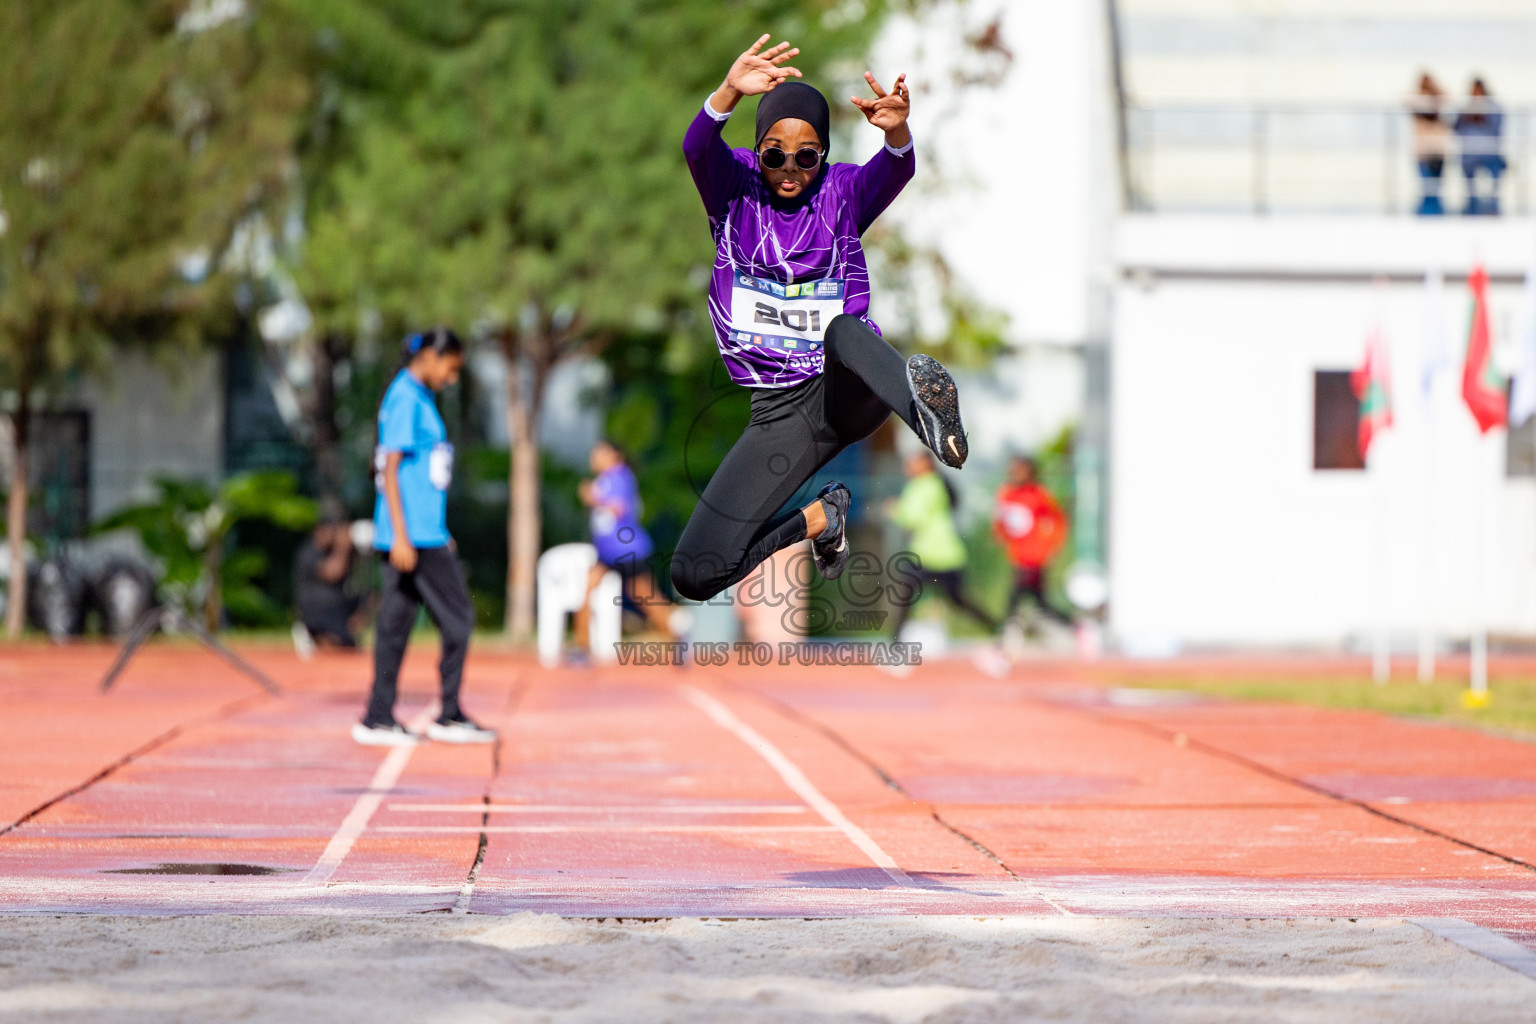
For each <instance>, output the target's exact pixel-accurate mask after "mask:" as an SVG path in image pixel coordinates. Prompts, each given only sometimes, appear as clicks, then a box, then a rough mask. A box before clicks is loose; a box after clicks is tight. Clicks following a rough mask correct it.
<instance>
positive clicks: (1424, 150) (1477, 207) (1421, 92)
mask: <svg viewBox="0 0 1536 1024" xmlns="http://www.w3.org/2000/svg"><path fill="white" fill-rule="evenodd" d="M1408 105H1409V110H1410V112H1411V113H1412V118H1413V144H1414V156H1415V158H1416V159H1417V161H1418V168H1419V181H1420V183H1421V185H1422V190H1421V194H1420V199H1419V206H1418V213H1419V215H1420V216H1439V215H1441V214H1444V213H1445V204H1444V203H1443V202H1442V200H1441V196H1440V190H1441V184H1442V183H1443V180H1444V176H1445V164H1446V161H1447V160H1449V159H1450V158H1451V157H1452V156H1453V155H1455V156H1459V158H1460V160H1461V173H1462V176H1463V177H1464V178H1465V179H1466V203H1465V205H1464V206H1463V208H1462V211H1461V212H1462V213H1463V214H1465V215H1466V216H1469V217H1472V216H1497V215H1498V213H1499V178H1500V176H1501V175H1503V173H1504V170H1505V168H1506V167H1507V166H1508V163H1507V161H1506V160H1505V159H1504V155H1503V135H1504V114H1503V112H1502V111H1501V110H1500V109H1499V105H1498V104H1497V103H1496V102H1494V99H1493V96H1492V95H1491V94H1490V93H1489V90H1488V84H1487V83H1486V82H1484V81H1483V80H1482V79H1481V78H1474V79H1472V84H1471V87H1470V89H1469V90H1468V94H1467V97H1466V99H1464V100H1463V101H1462V102H1461V103H1460V105H1459V106H1458V108H1457V109H1456V110H1455V112H1454V114H1453V113H1452V111H1451V110H1450V102H1449V101H1448V99H1447V97H1446V94H1445V90H1444V89H1443V88H1441V86H1440V83H1439V82H1437V81H1436V80H1435V77H1434V76H1433V75H1431V74H1430V73H1429V72H1427V71H1426V72H1424V73H1423V74H1422V75H1420V76H1419V88H1418V91H1417V92H1416V93H1414V95H1413V96H1411V97H1410V98H1409V103H1408Z"/></svg>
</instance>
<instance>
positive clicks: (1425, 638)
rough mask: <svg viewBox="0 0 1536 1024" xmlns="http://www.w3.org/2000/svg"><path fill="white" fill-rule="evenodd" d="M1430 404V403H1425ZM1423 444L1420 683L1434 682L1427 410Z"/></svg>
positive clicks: (1431, 452)
mask: <svg viewBox="0 0 1536 1024" xmlns="http://www.w3.org/2000/svg"><path fill="white" fill-rule="evenodd" d="M1426 405H1427V403H1426ZM1421 429H1422V430H1423V444H1424V473H1423V482H1424V489H1423V493H1422V494H1421V495H1420V498H1421V500H1422V501H1423V503H1424V543H1423V546H1422V548H1421V550H1420V553H1419V580H1420V584H1421V590H1420V596H1421V597H1422V599H1423V604H1422V606H1421V608H1420V618H1419V682H1421V683H1432V682H1434V681H1435V498H1436V496H1437V492H1436V490H1435V431H1434V420H1433V419H1432V418H1431V417H1430V415H1429V412H1428V409H1427V408H1426V410H1425V412H1424V420H1423V423H1422V428H1421Z"/></svg>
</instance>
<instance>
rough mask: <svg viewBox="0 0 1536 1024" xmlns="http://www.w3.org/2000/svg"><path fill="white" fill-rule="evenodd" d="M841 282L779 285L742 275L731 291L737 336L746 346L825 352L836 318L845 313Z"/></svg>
mask: <svg viewBox="0 0 1536 1024" xmlns="http://www.w3.org/2000/svg"><path fill="white" fill-rule="evenodd" d="M843 293H844V283H843V282H842V281H841V280H839V279H837V278H832V277H828V278H823V279H822V280H820V281H805V282H803V283H801V284H779V283H778V282H777V281H769V280H766V279H765V278H761V277H752V276H750V275H748V274H740V273H738V274H737V275H736V276H735V279H734V282H733V284H732V286H731V337H732V338H733V339H735V340H736V341H738V342H740V343H742V344H745V345H758V346H762V347H765V348H775V349H780V350H782V351H787V352H820V351H821V345H822V339H823V338H824V337H825V336H826V331H827V325H828V324H830V323H831V322H832V318H833V317H835V316H837V315H838V314H839V313H841V312H842V311H843Z"/></svg>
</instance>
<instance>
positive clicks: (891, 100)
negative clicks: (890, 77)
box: [850, 71, 912, 148]
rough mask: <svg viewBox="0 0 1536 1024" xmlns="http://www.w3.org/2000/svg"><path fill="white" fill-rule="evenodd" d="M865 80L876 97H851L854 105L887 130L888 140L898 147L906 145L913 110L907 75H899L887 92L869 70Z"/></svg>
mask: <svg viewBox="0 0 1536 1024" xmlns="http://www.w3.org/2000/svg"><path fill="white" fill-rule="evenodd" d="M864 81H866V82H868V83H869V87H870V88H871V89H873V90H874V91H875V98H874V99H872V100H870V99H865V98H864V97H862V96H853V97H850V98H851V99H852V100H853V105H854V106H856V107H858V108H859V112H860V113H862V114H863V115H864V117H865V118H866V119H867V120H868V121H869V123H870V124H872V125H874V126H875V127H876V128H879V129H880V130H881V131H883V132H885V139H886V141H887V142H890V143H893V144H895V145H896V146H897V147H898V148H899V147H901V146H905V145H906V144H907V140H909V139H910V138H911V134H910V133H909V132H908V131H907V114H909V113H910V112H911V110H912V98H911V94H910V93H909V92H908V91H907V76H906V75H899V76H898V77H897V79H896V84H895V85H893V86H891V91H890V92H886V91H885V89H883V88H881V86H880V83H879V82H877V81H875V76H874V75H872V74H870V73H869V72H868V71H866V72H864Z"/></svg>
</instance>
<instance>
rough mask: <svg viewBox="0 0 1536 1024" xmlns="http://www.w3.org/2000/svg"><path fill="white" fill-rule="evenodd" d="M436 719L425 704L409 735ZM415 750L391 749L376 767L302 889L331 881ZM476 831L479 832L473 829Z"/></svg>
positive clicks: (431, 706)
mask: <svg viewBox="0 0 1536 1024" xmlns="http://www.w3.org/2000/svg"><path fill="white" fill-rule="evenodd" d="M436 716H437V705H436V703H432V704H428V705H427V706H426V707H425V708H423V709H422V710H421V713H420V714H418V715H417V716H416V717H415V718H413V719H411V721H410V723H409V724H408V725H407V726H406V728H408V729H410V730H411V731H412V732H421V731H422V730H423V729H425V728H426V727H427V724H428V723H429V722H431V721H432V719H433V718H435V717H436ZM415 750H416V746H415V745H412V746H409V747H394V748H393V749H391V750H390V752H389V753H388V754H385V755H384V761H383V763H381V764H380V765H379V769H378V771H376V772H374V773H373V781H372V782H369V783H368V791H367V792H366V793H364V794H363V795H362V796H360V797H358V798H357V803H355V804H353V805H352V809H351V810H350V811H348V812H347V816H346V817H345V818H343V819H341V827H340V828H338V829H337V830H336V834H335V835H333V836H331V841H330V842H329V843H326V844H325V852H324V853H322V854H320V859H319V860H318V861H316V862H315V866H314V867H312V868H310V869H309V874H307V875H305V876H304V884H305V885H324V884H325V883H326V882H329V881H330V880H331V876H332V875H334V874H335V873H336V869H337V868H339V867H341V862H342V861H344V860H346V859H347V854H349V853H351V852H352V846H353V844H354V843H356V842H357V838H358V836H361V835H362V834H363V829H365V828H367V827H368V822H369V820H370V819H371V818H372V817H373V814H374V812H375V811H377V810H378V809H379V804H381V803H383V802H384V798H385V797H386V796H388V795H389V791H390V790H392V789H394V788H395V783H397V782H399V781H400V776H401V775H402V774H403V773H404V772H405V766H406V765H407V764H410V762H411V754H412V753H413V752H414V751H415ZM476 831H479V829H476Z"/></svg>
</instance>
